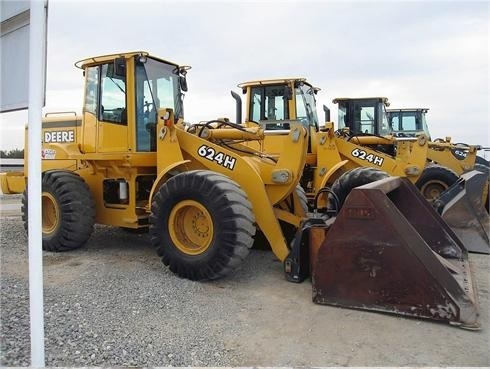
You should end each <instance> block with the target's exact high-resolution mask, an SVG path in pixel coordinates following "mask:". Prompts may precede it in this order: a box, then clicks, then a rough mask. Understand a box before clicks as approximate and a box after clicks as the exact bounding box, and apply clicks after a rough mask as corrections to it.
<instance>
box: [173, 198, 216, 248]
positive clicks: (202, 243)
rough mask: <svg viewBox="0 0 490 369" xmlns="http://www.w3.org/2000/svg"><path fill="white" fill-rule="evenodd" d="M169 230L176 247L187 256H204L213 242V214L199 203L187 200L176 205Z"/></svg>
mask: <svg viewBox="0 0 490 369" xmlns="http://www.w3.org/2000/svg"><path fill="white" fill-rule="evenodd" d="M168 228H169V234H170V238H171V239H172V242H173V243H174V245H175V246H176V247H177V248H178V249H179V250H180V251H182V252H183V253H184V254H187V255H199V254H202V253H203V252H205V251H206V250H207V249H208V248H209V246H210V245H211V242H212V240H213V235H214V231H213V220H212V218H211V214H209V212H208V211H207V209H206V208H205V207H204V206H203V205H201V204H200V203H199V202H197V201H193V200H185V201H181V202H179V203H178V204H177V205H175V206H174V207H173V209H172V211H171V212H170V216H169V223H168Z"/></svg>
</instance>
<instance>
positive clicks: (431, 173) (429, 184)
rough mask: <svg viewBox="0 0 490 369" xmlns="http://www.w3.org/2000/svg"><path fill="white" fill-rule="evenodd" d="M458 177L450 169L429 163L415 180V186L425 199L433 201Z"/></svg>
mask: <svg viewBox="0 0 490 369" xmlns="http://www.w3.org/2000/svg"><path fill="white" fill-rule="evenodd" d="M458 178H459V177H458V175H457V174H456V173H455V172H453V171H452V170H451V169H449V168H446V167H443V166H441V165H437V164H431V165H428V166H426V167H425V169H424V171H423V172H422V175H421V176H420V178H419V179H418V180H417V182H415V186H417V188H418V189H419V190H420V192H421V193H422V195H423V196H424V197H425V199H426V200H427V201H429V202H433V201H434V200H436V199H437V198H438V197H439V196H440V195H441V194H442V193H443V192H444V191H446V190H447V189H448V188H449V187H450V186H451V185H452V184H453V183H454V182H456V181H457V180H458Z"/></svg>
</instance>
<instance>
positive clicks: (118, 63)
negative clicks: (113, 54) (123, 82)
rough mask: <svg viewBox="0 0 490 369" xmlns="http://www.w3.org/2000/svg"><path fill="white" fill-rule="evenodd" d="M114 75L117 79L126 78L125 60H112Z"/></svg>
mask: <svg viewBox="0 0 490 369" xmlns="http://www.w3.org/2000/svg"><path fill="white" fill-rule="evenodd" d="M114 74H115V75H116V76H118V77H126V59H125V58H116V59H114Z"/></svg>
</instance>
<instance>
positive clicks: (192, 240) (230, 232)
mask: <svg viewBox="0 0 490 369" xmlns="http://www.w3.org/2000/svg"><path fill="white" fill-rule="evenodd" d="M254 234H255V217H254V215H253V213H252V205H251V204H250V202H249V201H248V199H247V196H246V194H245V192H243V190H241V188H240V187H239V185H238V184H236V183H235V182H234V181H232V180H231V179H229V178H228V177H225V176H223V175H221V174H218V173H214V172H210V171H207V170H196V171H190V172H184V173H181V174H178V175H176V176H174V177H172V178H170V179H169V180H168V181H167V182H166V183H165V184H163V185H162V186H161V187H160V188H159V190H158V191H157V192H156V194H155V196H154V198H153V202H152V205H151V215H150V237H151V243H152V245H153V246H154V247H155V248H156V250H157V253H158V255H159V256H160V257H161V259H162V262H163V263H164V264H165V265H167V266H168V267H169V268H170V270H171V271H172V272H174V273H175V274H177V275H178V276H180V277H183V278H187V279H191V280H211V279H217V278H220V277H223V276H225V275H226V274H229V273H230V272H231V271H232V270H234V269H236V268H237V267H238V266H239V265H240V264H241V263H242V261H243V260H244V259H245V257H246V256H247V255H248V253H249V251H250V248H251V247H252V244H253V236H254Z"/></svg>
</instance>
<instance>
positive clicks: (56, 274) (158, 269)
mask: <svg viewBox="0 0 490 369" xmlns="http://www.w3.org/2000/svg"><path fill="white" fill-rule="evenodd" d="M19 223H20V222H19V221H18V219H14V218H4V219H3V220H2V228H1V230H2V289H1V306H2V311H1V322H2V326H1V332H2V339H1V357H0V364H1V365H9V366H25V365H28V364H29V352H30V351H29V350H30V348H29V347H30V346H29V322H28V319H26V317H28V313H29V312H28V309H29V307H28V284H27V281H26V275H25V274H24V275H21V274H23V273H17V272H20V269H18V265H17V266H16V271H17V272H16V271H15V270H14V271H13V270H11V268H10V266H9V265H8V264H9V262H10V261H12V262H14V263H16V264H18V263H19V259H22V258H24V257H25V258H24V260H25V261H26V260H27V256H26V242H27V241H26V238H25V235H24V234H23V231H22V228H21V227H20V226H19V225H20V224H19ZM19 231H20V232H19ZM11 240H17V242H15V244H13V243H12V242H11ZM9 241H10V242H9ZM108 242H111V246H109V247H107V243H108ZM97 245H100V248H99V247H98V246H97ZM147 245H149V239H148V236H147V235H137V234H130V233H127V232H126V231H124V230H120V229H114V228H109V227H97V229H96V232H95V233H94V236H93V237H92V239H91V242H90V244H89V245H88V247H87V248H85V249H81V250H76V251H74V252H70V253H60V254H56V253H45V254H44V267H45V280H44V284H45V289H44V305H45V337H46V342H45V346H46V364H47V365H48V366H67V365H68V366H70V365H74V366H82V365H83V366H117V365H129V366H135V365H138V366H169V365H172V366H222V365H229V364H230V363H238V362H240V355H239V353H238V352H233V350H230V349H228V348H227V347H226V344H225V342H224V341H223V339H222V338H221V337H220V336H221V335H222V334H223V332H224V331H228V334H229V333H231V334H233V331H236V330H239V329H240V326H239V324H237V321H235V320H234V319H233V316H235V315H237V314H238V313H239V312H240V309H241V307H240V306H239V304H237V303H236V302H234V301H233V300H232V299H231V298H230V296H229V295H228V294H227V293H226V288H223V289H220V288H216V285H210V284H209V283H194V282H190V281H187V280H184V279H179V278H177V277H175V276H174V275H173V274H172V273H170V272H169V271H168V270H166V269H165V268H163V265H162V264H161V262H160V260H159V259H158V258H157V257H156V255H155V254H154V252H153V250H152V249H150V248H149V247H148V246H147ZM133 247H134V248H133ZM111 255H112V256H111ZM26 268H27V266H26V265H23V266H22V268H21V269H26ZM17 274H19V275H17ZM211 294H212V297H211V298H206V301H203V298H204V297H206V296H210V295H211ZM224 316H230V317H231V319H227V320H225V321H223V317H224ZM217 321H219V323H217ZM209 332H212V336H211V337H210V334H209Z"/></svg>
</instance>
